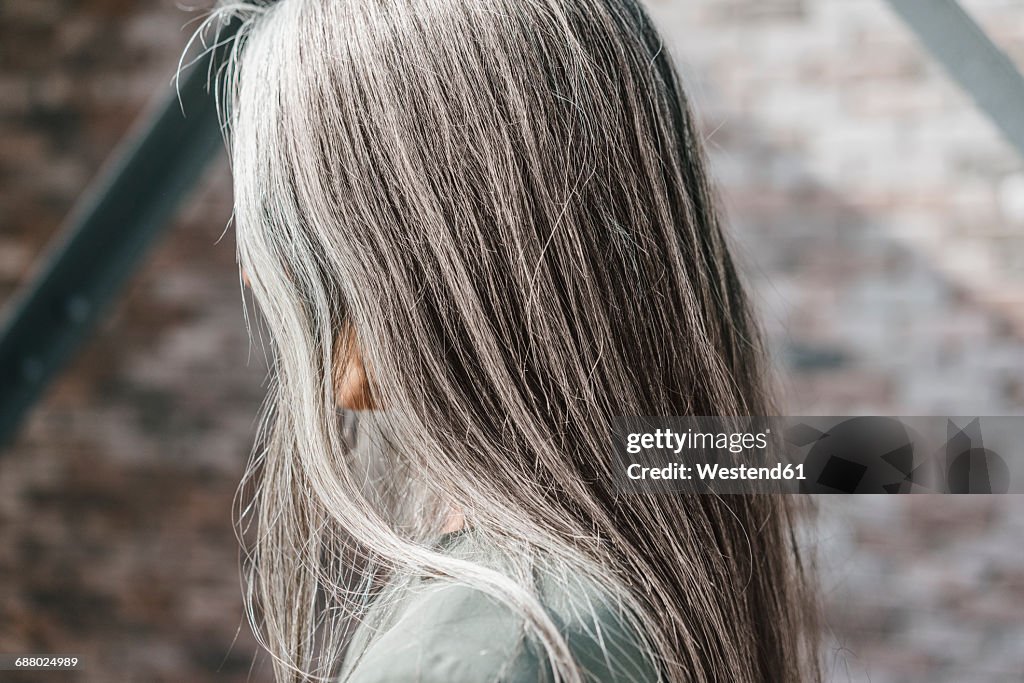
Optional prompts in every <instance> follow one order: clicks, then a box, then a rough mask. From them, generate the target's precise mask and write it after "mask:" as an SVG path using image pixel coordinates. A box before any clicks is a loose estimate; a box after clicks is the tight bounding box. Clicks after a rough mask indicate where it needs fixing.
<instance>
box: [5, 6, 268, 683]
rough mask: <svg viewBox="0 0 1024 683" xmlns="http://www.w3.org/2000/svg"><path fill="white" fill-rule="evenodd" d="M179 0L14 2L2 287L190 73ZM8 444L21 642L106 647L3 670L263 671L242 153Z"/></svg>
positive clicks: (226, 676) (255, 388) (103, 674)
mask: <svg viewBox="0 0 1024 683" xmlns="http://www.w3.org/2000/svg"><path fill="white" fill-rule="evenodd" d="M179 5H180V3H178V2H176V1H175V0H146V1H141V2H127V1H123V0H122V1H118V0H90V1H82V2H70V1H67V2H65V1H57V0H25V1H21V2H15V1H10V2H3V3H0V301H2V300H6V299H7V297H8V296H9V294H10V293H11V291H12V290H13V288H14V286H15V284H16V283H17V282H19V281H20V280H22V279H23V278H24V277H25V276H26V275H27V274H28V273H29V272H30V267H31V265H32V262H33V258H34V257H35V256H36V255H37V254H38V253H39V252H40V250H41V249H42V247H43V245H44V244H45V243H46V241H47V240H48V239H49V238H50V236H51V235H52V234H53V233H54V231H55V230H56V229H57V226H58V224H59V223H60V221H61V219H62V218H63V216H64V215H65V214H66V213H67V211H68V209H69V208H70V207H71V205H72V202H73V201H74V199H75V198H76V196H77V195H78V194H79V193H80V192H81V190H82V188H83V187H84V186H86V184H87V183H88V182H89V181H90V179H91V178H92V177H93V176H94V175H95V174H96V172H97V169H98V168H99V167H100V166H101V165H102V163H103V161H104V160H105V159H106V158H107V157H108V155H109V154H110V151H111V148H112V147H113V146H114V145H115V144H116V143H117V142H118V141H119V139H120V138H121V137H122V136H123V135H124V133H125V131H126V129H128V127H129V126H130V125H131V124H132V122H133V121H134V120H135V118H136V116H137V115H138V114H139V113H140V112H141V111H143V110H144V109H145V108H146V107H147V106H148V105H149V102H150V101H151V100H152V99H153V96H154V94H156V93H157V92H158V91H163V92H164V93H166V92H170V88H169V84H170V82H171V77H172V75H173V73H174V68H175V65H176V63H177V57H178V53H179V52H180V50H181V48H182V46H183V45H184V42H185V39H186V36H187V33H186V32H183V31H182V27H183V26H184V24H185V23H186V22H187V21H189V20H190V19H191V18H192V17H191V16H190V15H188V14H186V13H184V12H182V11H181V9H180V8H179ZM200 186H201V187H200V189H199V190H198V191H197V192H196V193H195V194H194V195H193V197H192V199H191V200H190V202H189V206H188V207H187V209H186V210H185V211H183V212H182V215H181V216H179V218H178V219H177V220H176V221H175V222H174V225H173V227H172V228H171V229H170V230H169V232H168V233H167V234H166V236H165V237H164V238H163V239H162V241H161V242H160V244H159V246H158V248H157V249H156V250H155V252H154V253H153V254H152V255H151V256H150V257H148V258H147V259H146V260H145V262H144V264H143V265H142V268H141V270H140V272H139V273H138V275H137V276H136V277H134V278H133V279H132V281H131V285H130V287H129V288H128V290H127V291H126V292H125V294H124V296H123V297H122V298H121V299H120V300H119V302H118V303H117V305H116V307H115V309H114V310H113V312H112V314H111V315H109V316H107V317H106V319H105V321H104V322H103V324H102V326H101V328H100V330H99V332H98V333H97V334H96V335H95V337H94V338H93V339H92V340H91V341H90V342H89V344H88V345H87V347H86V348H85V349H84V351H83V352H82V353H81V354H79V355H78V357H77V358H76V360H75V361H74V363H73V364H72V366H71V367H70V369H69V370H68V371H67V372H66V373H64V374H63V375H62V377H61V378H60V380H59V381H58V382H57V383H56V385H55V386H54V387H53V388H52V390H51V391H50V392H49V394H48V395H47V397H46V399H45V401H44V402H43V403H42V405H40V406H39V407H38V409H37V410H35V411H34V412H33V413H32V415H31V418H30V419H29V420H28V422H27V424H25V426H24V428H23V430H22V432H21V434H20V436H19V438H18V440H17V442H16V443H15V444H14V445H13V447H10V448H7V449H6V450H5V451H4V452H2V453H0V547H2V548H3V550H2V551H0V652H8V653H12V652H56V653H71V654H77V655H79V656H81V657H83V658H84V670H83V671H82V672H80V673H78V674H68V673H45V674H38V675H36V676H35V677H33V676H32V675H25V676H22V677H21V678H18V679H15V678H14V676H15V675H14V674H8V673H0V680H3V681H7V680H36V679H38V680H47V681H54V680H80V681H89V682H96V683H110V682H112V681H147V682H148V681H168V682H180V681H206V680H225V681H231V680H235V681H247V680H253V681H259V680H269V676H268V670H267V669H266V668H263V669H259V670H257V671H256V673H255V674H254V675H253V676H251V677H250V667H251V666H252V663H253V657H254V654H255V653H256V646H255V643H254V641H253V637H252V635H251V633H250V631H249V628H248V626H247V625H246V623H245V619H244V616H243V611H242V603H241V588H240V584H239V578H238V574H239V573H238V544H237V542H236V541H235V537H234V533H233V530H232V528H231V504H232V497H233V495H234V491H235V487H236V485H237V483H238V480H239V477H240V475H241V472H242V467H243V464H244V462H245V459H246V456H247V453H248V450H249V447H250V445H251V442H252V437H253V421H254V417H255V415H256V412H257V409H258V406H259V402H260V400H261V398H262V389H261V386H260V385H261V382H262V379H263V377H264V376H265V368H264V366H263V357H262V354H261V353H259V352H254V353H252V354H251V360H249V361H247V357H250V354H249V341H248V339H247V336H246V332H245V327H244V322H243V317H242V310H241V305H240V298H239V293H238V274H237V268H236V266H235V255H234V243H233V240H232V238H231V234H230V233H228V234H227V235H226V236H225V238H224V239H223V240H221V241H219V242H218V238H219V237H220V235H221V233H222V232H223V230H224V226H225V225H226V222H227V219H228V217H229V215H230V201H231V200H230V186H229V177H228V173H227V169H226V163H224V162H221V163H219V164H217V166H216V167H215V168H212V169H211V170H210V172H209V173H208V174H207V176H206V177H205V178H204V179H203V180H202V181H201V183H200Z"/></svg>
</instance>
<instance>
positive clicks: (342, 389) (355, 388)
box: [336, 355, 374, 410]
mask: <svg viewBox="0 0 1024 683" xmlns="http://www.w3.org/2000/svg"><path fill="white" fill-rule="evenodd" d="M336 396H337V401H338V405H339V406H340V407H342V408H347V409H348V410H372V409H373V408H374V405H373V401H372V400H371V398H370V382H369V380H368V379H367V378H366V369H365V368H364V367H363V363H362V361H361V360H360V358H359V357H358V355H355V356H353V357H351V358H349V361H348V362H347V363H346V364H345V367H344V368H342V370H341V372H340V373H339V374H338V381H337V382H336Z"/></svg>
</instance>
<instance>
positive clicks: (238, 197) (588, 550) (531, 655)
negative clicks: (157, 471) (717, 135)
mask: <svg viewBox="0 0 1024 683" xmlns="http://www.w3.org/2000/svg"><path fill="white" fill-rule="evenodd" d="M226 15H230V16H237V17H240V18H241V20H242V21H243V22H244V24H243V29H242V31H241V33H240V36H241V37H240V38H239V39H238V40H236V41H235V43H234V47H233V51H232V56H233V58H232V60H231V64H230V68H229V69H228V70H227V77H226V78H225V79H224V80H223V83H224V84H225V93H224V95H225V97H226V102H227V103H228V107H227V125H228V129H229V132H230V136H231V156H232V163H233V171H234V176H235V201H236V220H237V233H238V250H239V259H240V262H241V265H242V267H243V269H244V272H245V273H246V277H247V280H248V281H249V284H250V287H251V291H252V294H253V296H254V298H255V300H256V302H257V303H258V305H259V308H260V310H261V313H262V320H263V322H264V323H265V327H266V330H267V332H268V334H269V337H270V339H271V341H272V346H273V353H272V370H273V371H272V377H273V384H272V389H271V392H270V400H269V410H268V413H267V418H266V420H265V422H264V432H263V438H262V439H261V441H260V444H259V448H258V449H257V452H256V456H255V458H254V462H253V467H252V473H253V477H252V479H251V481H252V482H253V484H254V487H253V492H254V505H253V506H252V507H251V508H247V514H246V515H244V516H243V521H252V522H253V525H252V526H251V528H249V531H251V536H250V538H251V541H252V546H251V553H250V556H249V560H250V563H249V566H250V568H251V576H250V581H249V586H250V589H251V590H250V592H249V598H250V599H251V604H252V610H251V612H252V618H253V619H254V622H255V624H256V627H257V631H258V633H259V634H260V636H261V637H262V639H263V643H264V645H265V646H266V647H267V649H268V650H269V651H270V653H271V654H272V656H273V657H274V662H275V671H276V675H277V678H278V680H280V681H296V680H311V679H313V678H317V679H325V678H326V679H332V678H333V679H336V678H340V679H341V680H344V681H351V682H353V683H369V682H371V681H436V682H441V681H444V682H445V683H453V682H462V681H465V682H473V683H478V682H482V681H515V682H521V681H541V680H545V681H547V680H550V681H571V682H574V683H575V682H580V681H602V682H603V681H655V680H659V681H669V682H679V681H730V682H753V681H758V682H767V681H802V680H810V679H813V678H816V665H815V663H814V658H815V652H814V629H813V623H812V619H811V618H810V617H811V612H810V611H809V605H810V601H809V599H808V596H807V591H806V589H805V581H804V577H803V571H802V569H801V565H800V561H799V558H798V554H797V548H796V547H795V543H794V539H793V524H794V519H793V516H794V511H793V509H792V504H791V503H790V502H789V501H787V500H785V499H783V498H781V497H770V496H734V497H716V496H711V495H700V496H672V495H653V494H652V495H637V494H633V495H625V494H624V493H622V492H621V491H619V490H617V489H616V487H615V485H614V484H613V481H614V476H613V472H612V467H613V465H612V462H611V458H610V456H609V451H610V449H609V422H610V419H611V418H612V417H613V416H615V415H766V414H770V412H771V403H770V391H769V387H768V382H767V380H766V378H765V367H764V359H763V354H762V349H761V345H760V342H759V337H758V331H757V326H756V325H755V323H754V321H753V320H752V318H751V314H750V312H749V310H748V305H747V301H746V299H745V297H744V294H743V289H742V287H741V284H740V282H739V281H738V279H737V275H736V272H735V268H734V266H733V263H732V260H731V259H730V256H729V252H728V249H727V246H726V242H725V238H724V236H723V232H722V227H721V224H720V219H719V217H718V214H717V212H716V209H715V205H714V199H713V196H712V192H711V189H710V187H709V183H708V180H707V178H706V175H705V170H704V166H705V164H704V160H703V156H702V150H701V142H700V139H699V136H698V133H697V131H696V129H695V127H694V125H693V122H692V120H691V115H690V113H689V111H688V108H687V104H686V102H685V99H684V96H683V92H682V90H681V89H680V84H679V81H678V79H677V77H676V74H675V73H674V70H673V67H672V66H671V64H670V62H669V59H668V58H667V56H666V54H665V51H664V50H663V49H662V45H661V41H660V39H659V37H658V36H657V34H656V33H655V31H654V30H653V29H652V27H651V26H650V24H649V22H648V19H647V18H646V16H645V15H644V13H643V11H642V10H641V9H640V8H639V7H638V6H637V5H636V4H635V3H634V2H633V0H387V1H386V2H384V1H381V0H282V1H281V2H277V3H253V4H241V5H240V4H234V3H233V4H231V5H230V6H226V7H225V8H223V10H222V11H221V13H220V14H218V15H216V16H218V17H224V16H226ZM339 408H341V409H345V408H347V409H353V410H355V411H357V412H355V413H350V414H349V415H348V417H346V418H345V419H339ZM353 416H355V417H353ZM356 421H358V422H359V424H360V426H359V428H358V429H357V430H355V431H356V440H357V444H356V445H355V446H354V447H353V445H352V443H351V437H352V434H351V433H349V432H350V431H351V428H352V426H353V423H354V422H356ZM250 518H251V519H250ZM247 528H248V527H247Z"/></svg>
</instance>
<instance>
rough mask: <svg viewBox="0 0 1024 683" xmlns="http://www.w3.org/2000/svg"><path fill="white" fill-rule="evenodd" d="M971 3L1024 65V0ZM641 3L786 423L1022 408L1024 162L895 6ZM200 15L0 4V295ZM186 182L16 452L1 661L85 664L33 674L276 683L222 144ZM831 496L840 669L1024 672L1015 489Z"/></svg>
mask: <svg viewBox="0 0 1024 683" xmlns="http://www.w3.org/2000/svg"><path fill="white" fill-rule="evenodd" d="M961 4H962V5H963V6H964V8H965V9H966V10H967V11H968V12H969V13H970V14H971V16H972V17H973V18H974V19H975V20H976V21H978V22H979V23H980V24H981V25H982V26H983V27H984V29H985V30H986V32H987V33H988V34H989V36H990V37H991V38H992V39H993V40H994V41H995V42H996V43H997V44H998V45H999V46H1000V47H1001V48H1002V49H1003V50H1004V51H1005V52H1006V53H1007V54H1008V55H1009V56H1010V57H1011V58H1013V59H1014V61H1015V62H1016V63H1017V64H1018V66H1019V67H1024V0H963V1H962V3H961ZM647 6H648V8H649V10H650V11H651V13H652V15H653V17H654V18H655V21H656V23H658V24H659V26H660V27H661V30H662V31H663V34H664V36H665V38H666V41H667V43H668V45H667V47H668V48H669V49H670V50H671V51H672V52H673V53H674V55H675V57H676V58H677V61H678V62H679V65H680V68H681V70H682V72H683V74H684V79H685V81H686V83H687V85H688V86H689V91H690V94H691V97H692V99H693V101H694V105H695V108H696V109H697V110H698V112H699V114H700V118H701V120H702V125H703V130H704V134H705V136H706V138H707V142H708V147H709V152H710V156H711V160H712V166H713V172H714V174H715V176H716V178H717V180H718V182H719V186H720V188H721V194H722V199H723V203H724V205H725V207H726V210H727V213H728V216H729V219H730V222H731V224H732V225H733V234H734V237H735V242H736V244H737V249H738V252H739V257H740V259H741V261H742V262H743V264H744V267H745V271H746V274H747V277H748V279H749V280H750V282H751V284H752V286H753V290H754V296H755V298H756V300H757V303H758V305H759V307H760V309H761V312H762V316H763V319H764V321H765V325H766V327H767V329H768V332H769V336H770V339H771V343H772V349H773V353H774V356H775V359H776V362H777V365H778V368H779V374H780V376H781V377H782V378H783V381H784V386H785V390H786V397H787V402H788V403H787V406H788V413H789V414H792V415H802V414H806V415H845V414H876V415H885V414H889V415H927V414H943V415H945V414H948V415H1003V414H1009V415H1013V414H1020V413H1021V410H1022V408H1024V162H1022V160H1021V157H1020V156H1018V155H1017V154H1016V153H1015V152H1014V150H1013V148H1012V147H1011V145H1010V144H1008V143H1007V142H1006V141H1005V140H1004V139H1003V138H1002V137H1001V136H1000V134H999V133H998V131H997V130H996V128H995V127H994V126H993V124H992V123H991V122H990V121H989V119H988V118H986V116H985V115H984V114H982V113H981V112H980V111H979V110H978V109H977V108H976V107H975V106H974V105H973V103H972V101H971V100H970V98H969V97H968V96H967V95H965V94H964V93H963V92H962V91H961V90H960V89H959V88H958V86H957V85H956V84H954V83H953V82H952V81H951V80H950V79H949V78H948V77H947V75H946V73H945V72H944V71H943V70H942V69H941V67H939V66H938V65H937V64H936V63H935V61H934V60H933V59H932V58H931V57H930V56H929V54H928V52H927V51H926V50H924V49H923V48H922V47H921V45H920V43H919V42H918V41H917V39H916V38H915V36H914V34H913V33H912V32H911V31H910V30H909V29H908V28H907V26H906V25H905V24H904V23H903V22H901V21H900V20H899V18H898V17H897V16H896V15H895V14H893V12H892V10H891V9H890V7H889V6H888V5H887V4H886V3H885V2H883V1H882V0H648V2H647ZM196 16H197V15H196V14H195V13H189V12H186V11H183V9H182V8H181V7H180V4H179V3H178V2H176V1H175V0H135V1H129V0H79V1H77V2H73V1H71V0H5V1H4V2H2V3H0V303H2V302H4V301H7V300H8V299H9V298H10V296H11V295H12V293H13V292H14V291H15V289H16V287H17V286H18V285H19V284H20V283H22V282H24V281H25V280H26V279H27V278H28V277H30V276H31V274H32V272H33V264H34V263H35V262H36V259H37V258H38V257H39V256H40V254H41V253H42V252H43V249H44V246H45V245H46V244H47V242H48V240H49V239H50V238H51V237H52V236H53V235H54V234H55V233H56V231H57V229H58V227H59V226H60V224H61V221H62V220H63V219H64V217H65V216H66V215H67V213H68V211H69V209H70V208H71V206H72V204H73V202H74V201H75V199H76V197H78V196H79V195H80V193H81V192H82V191H83V189H84V188H85V187H86V186H87V185H88V184H89V182H90V181H91V180H92V179H93V178H94V177H95V176H96V174H97V171H98V169H99V168H100V167H101V165H102V163H103V162H104V160H105V159H107V158H108V157H109V155H110V153H111V150H112V148H113V147H114V146H115V144H116V143H117V142H118V141H119V140H120V139H121V138H122V137H123V136H124V135H125V134H126V132H127V131H128V130H129V128H130V126H131V124H132V122H133V121H134V120H135V119H136V117H137V116H138V115H139V114H140V112H142V111H143V110H144V109H145V107H146V105H147V102H150V101H151V100H152V99H153V97H154V96H155V95H156V96H157V97H158V98H159V97H160V96H164V95H166V94H167V92H169V90H170V88H171V78H172V76H173V73H174V70H175V68H176V65H177V61H178V57H179V55H180V52H181V49H182V47H183V46H184V44H185V41H186V39H187V37H188V35H189V34H190V33H191V28H190V27H189V26H186V23H187V22H190V21H192V20H193V19H194V18H195V17H196ZM1022 116H1024V112H1022ZM196 187H197V189H196V190H195V191H194V192H192V194H191V195H190V196H189V199H188V200H187V201H186V202H185V204H184V205H183V207H182V209H181V210H180V211H179V212H178V215H177V218H176V219H175V220H174V222H173V225H172V226H171V228H170V229H169V230H167V231H166V232H165V234H164V235H163V237H162V238H161V239H160V241H159V243H158V244H157V247H156V248H155V249H154V250H153V251H152V252H151V253H150V254H149V255H148V256H147V257H146V259H145V260H144V262H143V263H142V266H141V268H140V270H139V271H138V273H137V274H136V275H135V276H134V277H133V278H132V279H131V281H130V284H129V286H128V287H127V288H126V289H125V291H124V292H123V293H122V295H121V296H120V297H119V298H118V300H117V303H116V304H115V305H114V307H113V311H112V312H111V313H110V314H109V315H106V316H105V317H104V319H103V322H102V323H101V325H100V327H99V330H98V331H97V333H96V334H95V335H93V336H92V337H91V339H90V341H89V342H88V343H87V344H86V345H85V347H84V348H83V349H82V350H81V352H79V353H78V354H77V355H76V356H75V359H74V361H73V362H72V363H71V365H70V366H69V367H68V369H67V370H66V371H65V372H63V373H62V374H61V376H60V377H59V379H58V380H57V381H56V382H55V383H54V385H53V386H52V387H51V388H50V390H49V391H48V392H47V393H46V395H45V398H44V399H43V400H42V401H41V402H40V403H39V404H38V405H37V406H36V408H35V409H34V410H33V411H32V412H31V414H30V415H29V417H28V419H27V420H26V421H25V423H24V424H23V426H22V428H21V430H20V432H19V434H18V436H17V438H16V439H15V440H14V442H13V443H12V444H10V445H8V446H6V447H4V448H3V449H2V450H0V549H2V550H0V652H4V653H16V652H52V653H73V654H77V655H79V656H81V657H83V658H84V660H85V662H86V665H85V668H84V670H82V671H80V672H78V673H75V674H71V673H48V674H45V675H43V674H39V675H38V677H40V678H42V679H44V680H81V681H90V682H91V681H97V682H100V681H102V682H107V681H183V680H189V681H207V680H209V681H213V680H217V681H233V680H237V681H243V680H252V681H267V680H269V667H268V666H266V662H265V661H263V660H262V658H258V657H257V648H256V645H255V643H254V640H253V637H252V635H251V633H250V631H249V628H248V626H247V624H246V623H245V619H244V615H243V613H242V605H241V591H240V587H239V577H238V572H237V566H238V545H237V542H236V540H235V537H234V534H233V531H232V528H231V504H232V497H233V495H234V491H235V487H236V485H237V482H238V479H239V477H240V475H241V472H242V468H243V465H244V462H245V459H246V457H247V454H248V450H249V448H250V445H251V443H252V440H253V437H254V432H255V422H254V421H255V416H256V414H257V411H258V408H259V404H260V401H261V399H262V396H263V386H262V382H263V379H264V377H265V375H266V367H265V366H264V363H263V355H262V353H261V352H259V350H258V349H257V348H255V347H251V346H250V343H249V340H248V338H247V335H246V332H245V326H244V322H243V317H242V308H241V299H240V295H239V291H238V274H237V270H236V266H235V259H234V243H233V236H232V234H231V232H230V231H228V232H227V233H225V232H224V227H225V225H226V223H227V221H228V218H229V216H230V211H231V191H230V178H229V174H228V170H227V165H226V162H225V160H224V158H223V155H220V156H218V159H217V161H216V162H215V163H214V164H212V165H211V166H210V168H209V169H208V170H207V171H206V172H205V174H204V176H203V177H202V178H201V179H200V180H199V182H198V183H197V186H196ZM222 234H223V236H222ZM0 391H3V387H0ZM819 502H820V513H821V514H820V519H819V520H818V522H817V526H816V528H815V529H812V530H810V531H811V532H812V533H810V534H809V536H810V537H811V538H812V539H813V542H814V543H815V545H816V547H817V550H818V554H819V557H820V563H821V572H822V578H821V580H822V584H823V595H824V600H825V606H826V612H827V614H826V616H827V632H826V643H825V647H826V649H825V652H824V653H823V659H824V660H825V662H826V666H827V671H828V679H829V680H832V681H872V682H874V683H886V682H890V681H892V682H896V681H950V682H961V681H977V682H988V681H993V682H1003V681H1024V496H1003V497H986V496H970V497H967V496H959V497H955V496H945V497H942V496H901V497H881V496H857V497H843V496H831V497H822V498H820V500H819ZM254 658H255V660H256V662H257V663H256V664H255V665H253V662H254ZM260 662H262V664H261V663H260ZM8 678H10V680H15V678H14V675H12V674H5V673H0V679H2V680H8ZM18 680H21V679H18ZM24 680H29V679H28V678H27V677H25V678H24Z"/></svg>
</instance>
